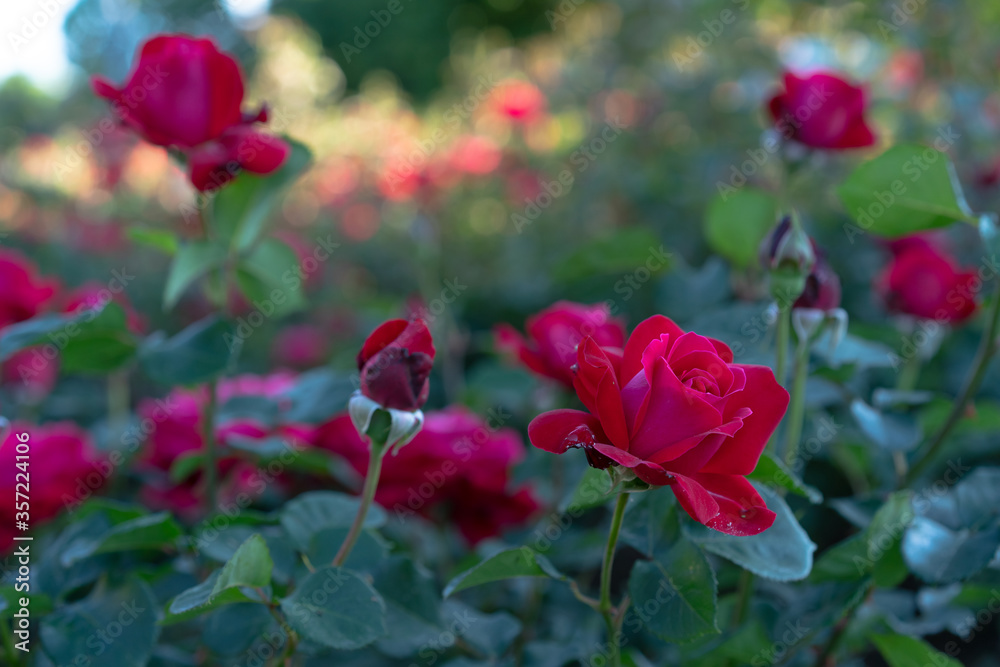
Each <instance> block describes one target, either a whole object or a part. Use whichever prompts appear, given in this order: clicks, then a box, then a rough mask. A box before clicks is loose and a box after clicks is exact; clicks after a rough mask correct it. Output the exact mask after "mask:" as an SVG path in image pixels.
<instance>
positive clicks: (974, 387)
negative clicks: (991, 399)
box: [903, 293, 1000, 486]
mask: <svg viewBox="0 0 1000 667" xmlns="http://www.w3.org/2000/svg"><path fill="white" fill-rule="evenodd" d="M998 324H1000V293H997V294H994V295H993V306H992V308H991V310H990V319H989V323H988V324H987V325H986V331H984V332H983V337H982V338H980V339H979V349H978V350H977V351H976V357H975V359H974V360H973V362H972V366H971V367H970V369H969V377H968V379H966V381H965V386H964V387H962V392H961V393H960V394H959V395H958V398H957V399H956V400H955V402H954V403H953V404H952V406H951V412H950V413H949V414H948V418H947V419H946V420H945V422H944V425H942V426H941V428H940V430H938V432H937V435H935V436H934V439H933V440H932V441H931V444H930V445H929V446H928V447H927V449H926V451H925V452H924V453H923V455H920V456H918V457H917V460H916V461H915V462H914V463H913V466H912V467H911V468H910V472H909V474H907V475H906V478H905V479H904V480H903V485H904V486H909V485H910V484H912V483H913V482H915V481H916V480H917V478H918V477H919V476H920V473H922V472H923V471H924V469H925V468H926V467H927V466H928V465H929V464H930V463H931V462H932V461H933V460H934V457H935V456H936V455H937V453H938V451H939V450H940V449H941V446H942V445H944V442H945V440H946V439H947V438H948V434H949V433H951V431H952V429H953V428H955V425H956V424H958V421H959V420H960V419H961V418H962V415H963V414H964V413H965V406H966V404H967V403H968V402H969V400H970V399H971V398H972V397H973V396H974V395H975V394H976V392H977V391H978V390H979V385H980V384H982V382H983V377H984V376H985V375H986V368H987V367H988V366H989V364H990V359H992V358H993V354H994V353H995V352H996V349H997V345H996V337H997V328H998Z"/></svg>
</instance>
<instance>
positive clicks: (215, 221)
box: [209, 137, 312, 252]
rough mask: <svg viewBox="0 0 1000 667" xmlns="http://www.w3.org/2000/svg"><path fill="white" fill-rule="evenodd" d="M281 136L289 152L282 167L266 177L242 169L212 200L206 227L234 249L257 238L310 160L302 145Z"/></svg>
mask: <svg viewBox="0 0 1000 667" xmlns="http://www.w3.org/2000/svg"><path fill="white" fill-rule="evenodd" d="M284 139H285V141H287V142H288V143H289V145H290V146H291V148H292V151H291V154H290V155H289V156H288V159H287V160H286V161H285V164H283V165H282V166H281V169H279V170H278V171H276V172H274V173H271V174H268V175H267V176H258V175H255V174H250V173H247V172H243V173H241V174H240V175H239V176H238V177H237V178H236V179H235V180H233V182H231V183H229V184H228V185H227V186H226V187H224V188H222V189H221V190H219V192H218V194H217V195H216V196H215V198H214V199H213V200H212V212H211V215H210V216H209V226H210V227H211V229H212V230H213V233H214V235H215V236H216V237H217V238H221V239H225V240H226V241H227V243H228V244H229V246H230V247H231V248H232V249H234V250H236V251H237V252H244V251H246V250H247V249H249V248H251V247H253V245H254V244H255V243H256V242H257V241H258V239H260V237H261V236H262V235H263V234H264V232H265V230H266V226H267V222H268V220H269V219H270V218H271V215H272V214H273V213H274V210H275V209H276V207H277V206H278V204H279V203H280V202H281V197H282V196H283V195H284V193H285V192H286V191H287V189H288V188H289V187H290V186H291V185H292V184H293V183H294V182H295V180H296V179H298V177H299V176H300V175H301V174H302V173H303V172H304V171H305V170H306V168H308V167H309V165H310V162H311V161H312V155H311V154H310V152H309V149H308V148H306V147H305V146H304V145H303V144H300V143H298V142H297V141H293V140H291V139H289V138H287V137H284Z"/></svg>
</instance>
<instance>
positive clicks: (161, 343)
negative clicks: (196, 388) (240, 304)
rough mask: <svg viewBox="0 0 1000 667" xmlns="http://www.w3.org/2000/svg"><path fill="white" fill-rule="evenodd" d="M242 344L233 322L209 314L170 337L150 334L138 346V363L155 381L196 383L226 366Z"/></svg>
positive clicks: (221, 370)
mask: <svg viewBox="0 0 1000 667" xmlns="http://www.w3.org/2000/svg"><path fill="white" fill-rule="evenodd" d="M241 347H242V339H239V338H237V337H236V336H235V332H234V329H233V326H232V324H230V323H229V322H227V321H225V320H223V319H221V318H219V317H217V316H215V315H211V316H209V317H206V318H205V319H203V320H199V321H198V322H195V323H194V324H192V325H190V326H189V327H187V328H186V329H184V330H183V331H181V332H180V333H179V334H177V335H175V336H173V337H171V338H164V337H163V335H162V334H161V335H158V336H155V335H154V336H150V337H149V338H147V339H146V341H145V343H144V344H143V346H142V348H141V349H140V350H139V363H140V364H141V365H142V368H143V370H144V371H145V372H146V374H148V375H149V377H151V378H152V379H154V380H156V381H157V382H161V383H163V384H165V385H169V386H176V385H195V384H201V383H203V382H207V381H209V380H211V379H213V378H216V377H218V376H219V375H221V374H223V373H224V372H225V371H226V370H228V369H229V367H230V366H231V365H232V364H233V362H234V361H235V359H236V357H237V355H238V354H239V352H240V348H241Z"/></svg>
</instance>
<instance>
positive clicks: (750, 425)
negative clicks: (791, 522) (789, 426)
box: [528, 315, 788, 535]
mask: <svg viewBox="0 0 1000 667" xmlns="http://www.w3.org/2000/svg"><path fill="white" fill-rule="evenodd" d="M577 366H578V368H577V371H576V375H575V378H574V385H575V388H576V393H577V396H578V397H579V398H580V400H581V401H582V402H583V404H584V405H585V406H586V407H587V409H588V410H589V411H590V412H589V413H587V412H581V411H579V410H554V411H552V412H546V413H543V414H541V415H539V416H538V417H536V418H535V419H534V420H533V421H532V422H531V424H530V425H529V426H528V436H529V438H530V439H531V444H533V445H534V446H535V447H538V448H540V449H544V450H546V451H549V452H554V453H557V454H561V453H563V452H565V451H566V450H567V449H570V448H575V447H582V448H583V449H585V450H586V451H587V453H588V455H589V458H590V460H591V461H592V462H593V463H597V464H598V467H601V466H606V465H609V464H611V463H615V464H618V465H621V466H625V467H626V468H630V469H631V470H632V471H633V472H634V473H635V474H636V476H638V478H639V479H641V480H643V481H644V482H646V483H648V484H652V485H657V486H667V485H668V486H670V487H671V488H672V489H673V491H674V494H675V495H676V496H677V499H678V501H679V502H680V504H681V506H682V507H683V508H684V510H685V511H686V512H687V513H688V514H690V515H691V517H692V518H693V519H695V520H696V521H699V522H700V523H703V524H705V525H706V526H709V527H710V528H714V529H716V530H718V531H721V532H724V533H729V534H731V535H754V534H757V533H759V532H761V531H763V530H765V529H767V528H769V527H770V526H771V524H772V523H773V522H774V518H775V515H774V512H772V511H771V510H769V509H767V507H766V506H765V505H764V501H763V499H761V497H760V495H759V494H758V493H757V492H756V490H754V488H753V486H752V485H751V484H750V483H749V482H748V481H747V480H746V477H745V475H748V474H750V473H751V472H753V469H754V468H755V467H756V466H757V461H758V459H759V458H760V455H761V452H763V451H764V446H765V445H766V444H767V441H768V438H770V437H771V433H772V432H773V431H774V429H775V428H776V427H777V425H778V422H780V421H781V418H782V416H784V414H785V409H786V408H787V407H788V392H786V391H785V390H784V389H782V388H781V386H780V385H779V384H778V383H777V381H776V380H775V379H774V373H772V372H771V369H770V368H766V367H764V366H751V365H746V364H735V363H733V353H732V351H731V350H730V349H729V347H728V346H726V344H725V343H722V342H721V341H718V340H715V339H712V338H706V337H705V336H700V335H698V334H696V333H693V332H688V333H685V332H684V331H683V330H682V329H681V328H680V327H678V326H677V325H676V324H674V323H673V321H671V320H670V319H668V318H666V317H663V316H662V315H656V316H654V317H651V318H649V319H647V320H645V321H644V322H642V323H641V324H639V326H637V327H636V328H635V331H633V332H632V335H631V336H629V339H628V341H627V342H626V343H625V349H624V351H618V350H614V349H610V348H603V347H601V346H600V345H598V344H597V343H596V342H595V341H594V340H593V339H592V338H588V339H586V340H584V341H583V343H581V344H580V348H579V351H578V354H577ZM593 463H592V464H593Z"/></svg>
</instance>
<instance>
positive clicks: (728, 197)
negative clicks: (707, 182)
mask: <svg viewBox="0 0 1000 667" xmlns="http://www.w3.org/2000/svg"><path fill="white" fill-rule="evenodd" d="M777 223H778V202H777V200H776V199H775V198H774V197H773V196H771V195H769V194H767V193H765V192H761V191H759V190H754V189H753V188H743V189H741V190H737V191H736V192H734V193H732V194H722V195H719V196H718V197H716V198H715V199H714V200H712V203H711V205H709V207H708V213H707V215H706V217H705V238H706V240H707V241H708V245H709V246H710V247H711V248H712V250H714V251H715V252H717V253H718V254H720V255H722V256H723V257H725V258H726V259H728V260H729V261H730V262H732V263H733V264H735V265H736V266H739V267H747V266H749V265H751V264H754V263H756V261H757V249H758V248H759V247H760V244H761V241H763V239H764V237H765V236H767V233H768V232H769V231H771V228H772V227H774V226H775V225H776V224H777Z"/></svg>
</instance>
